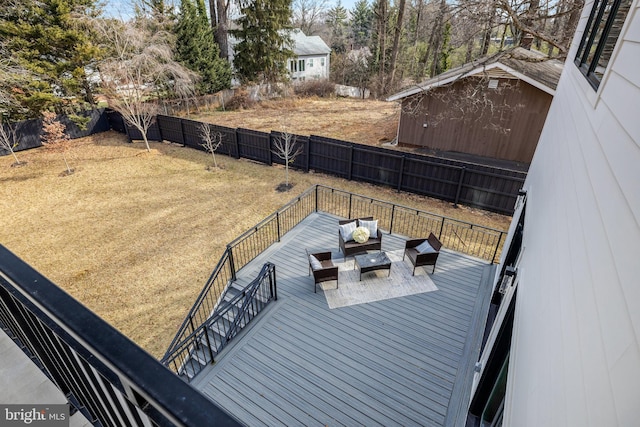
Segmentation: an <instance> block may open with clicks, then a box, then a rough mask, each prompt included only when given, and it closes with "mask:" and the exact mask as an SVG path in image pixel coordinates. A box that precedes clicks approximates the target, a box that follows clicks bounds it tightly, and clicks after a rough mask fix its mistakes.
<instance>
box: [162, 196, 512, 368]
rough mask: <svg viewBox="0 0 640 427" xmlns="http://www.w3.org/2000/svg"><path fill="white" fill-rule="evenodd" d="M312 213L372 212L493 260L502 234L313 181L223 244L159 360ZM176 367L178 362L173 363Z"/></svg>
mask: <svg viewBox="0 0 640 427" xmlns="http://www.w3.org/2000/svg"><path fill="white" fill-rule="evenodd" d="M314 212H326V213H330V214H333V215H337V216H340V217H344V218H358V217H367V216H373V217H375V218H376V219H378V221H379V226H380V228H382V229H383V230H387V231H388V232H389V233H395V234H400V235H403V236H407V237H423V236H425V235H428V233H429V232H433V233H434V234H435V235H436V236H438V238H439V239H440V241H441V242H442V243H443V245H444V247H445V248H447V249H451V250H454V251H458V252H461V253H464V254H467V255H471V256H475V257H478V258H481V259H485V260H487V261H489V262H491V263H495V262H496V260H499V259H500V250H501V247H502V245H503V244H504V240H505V238H506V232H505V231H501V230H496V229H493V228H489V227H484V226H481V225H477V224H472V223H469V222H464V221H460V220H456V219H453V218H448V217H444V216H441V215H436V214H433V213H429V212H426V211H421V210H419V209H414V208H410V207H406V206H402V205H397V204H394V203H390V202H386V201H383V200H378V199H374V198H371V197H368V196H363V195H360V194H355V193H350V192H348V191H343V190H338V189H335V188H331V187H327V186H324V185H320V184H316V185H314V186H312V187H310V188H309V189H307V190H305V191H304V192H303V193H302V194H300V195H299V196H298V197H296V198H294V199H293V200H291V201H290V202H289V203H287V204H286V205H284V206H283V207H282V208H280V209H278V210H277V211H276V212H274V213H272V214H271V215H269V216H267V217H266V218H265V219H264V220H262V221H260V223H258V224H257V225H255V226H254V227H252V228H250V229H249V230H247V231H246V232H245V233H243V234H242V235H240V236H239V237H238V238H237V239H235V240H234V241H233V242H231V243H229V244H228V245H227V248H226V250H225V252H224V253H223V255H222V258H221V259H220V261H219V262H218V264H217V265H216V268H215V269H214V271H213V273H212V274H211V276H210V278H209V280H208V281H207V283H206V284H205V286H204V288H203V290H202V291H201V292H200V295H199V296H198V298H197V299H196V301H195V303H194V305H193V307H192V308H191V310H190V311H189V314H188V315H187V317H186V318H185V320H184V321H183V323H182V325H181V326H180V328H179V329H178V332H177V333H176V335H175V337H174V339H173V341H172V342H171V344H170V345H169V347H168V350H167V352H166V354H165V356H164V358H163V360H164V359H169V358H171V357H172V354H173V353H174V352H176V351H178V346H179V344H178V343H182V342H185V340H187V338H188V337H190V336H192V335H193V334H194V333H195V331H196V330H197V329H198V328H199V327H200V326H201V325H202V324H203V323H205V322H206V321H207V319H209V318H210V317H211V315H212V313H213V312H214V309H215V307H216V306H217V304H219V303H220V301H221V298H222V296H223V295H224V293H225V290H226V289H227V288H228V286H229V285H230V284H231V283H232V282H233V281H234V280H235V279H236V273H237V271H238V270H240V269H241V268H243V267H244V266H245V265H247V264H248V263H249V262H250V261H251V260H253V259H255V258H256V257H257V256H258V255H260V254H261V253H262V252H264V251H265V250H266V249H267V248H268V247H269V246H271V245H272V244H274V243H276V242H279V241H280V239H281V238H282V236H284V235H285V234H286V233H287V232H289V231H290V230H291V229H293V228H294V227H295V226H296V225H298V224H299V223H300V222H302V220H304V219H305V218H306V217H307V216H309V215H310V214H312V213H314ZM176 365H178V364H176Z"/></svg>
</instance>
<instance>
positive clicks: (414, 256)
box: [402, 233, 442, 275]
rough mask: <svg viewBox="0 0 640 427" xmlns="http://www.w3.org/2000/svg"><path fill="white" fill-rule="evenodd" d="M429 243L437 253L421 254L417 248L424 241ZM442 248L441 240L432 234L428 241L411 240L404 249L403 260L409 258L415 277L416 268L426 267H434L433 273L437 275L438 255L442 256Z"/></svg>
mask: <svg viewBox="0 0 640 427" xmlns="http://www.w3.org/2000/svg"><path fill="white" fill-rule="evenodd" d="M425 240H426V241H428V242H429V245H431V247H432V248H433V249H434V250H435V252H430V253H420V252H419V251H418V250H417V249H416V248H417V247H418V246H419V245H420V244H422V243H423V242H424V241H425ZM441 247H442V243H440V240H438V238H437V237H436V236H435V235H434V234H433V233H430V234H429V237H427V238H426V239H411V240H407V243H406V244H405V247H404V255H403V256H402V259H403V260H404V259H405V257H407V256H408V257H409V261H411V264H413V273H412V274H413V275H415V274H416V267H423V266H425V265H433V270H432V271H431V273H432V274H433V273H435V271H436V261H438V255H440V248H441Z"/></svg>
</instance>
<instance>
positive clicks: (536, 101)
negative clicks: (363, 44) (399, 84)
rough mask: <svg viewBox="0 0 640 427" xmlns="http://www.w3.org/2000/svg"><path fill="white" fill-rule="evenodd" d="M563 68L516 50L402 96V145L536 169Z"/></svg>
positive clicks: (447, 74)
mask: <svg viewBox="0 0 640 427" xmlns="http://www.w3.org/2000/svg"><path fill="white" fill-rule="evenodd" d="M562 68H563V64H562V63H561V62H560V61H557V60H554V59H549V58H548V57H547V56H546V55H543V54H542V53H539V52H536V51H531V50H527V49H524V48H522V47H516V48H514V49H510V50H507V51H503V52H500V53H498V54H495V55H492V56H488V57H485V58H482V59H479V60H476V61H474V62H470V63H468V64H465V65H463V66H461V67H458V68H455V69H452V70H449V71H447V72H445V73H443V74H440V75H438V76H436V77H434V78H432V79H430V80H427V81H425V82H423V83H421V84H418V85H416V86H413V87H411V88H409V89H406V90H404V91H402V92H399V93H397V94H395V95H393V96H391V97H389V98H388V100H389V101H401V103H402V112H401V116H400V122H399V125H398V135H397V138H398V143H399V144H400V145H405V146H417V147H424V148H427V149H430V150H433V151H435V152H458V153H466V154H470V155H474V156H482V157H488V158H493V159H501V160H509V161H515V162H521V163H530V162H531V159H532V157H533V153H534V151H535V148H536V144H537V141H538V138H539V137H540V132H541V131H542V127H543V125H544V122H545V119H546V117H547V112H548V111H549V106H550V105H551V100H552V99H553V95H554V94H555V90H556V85H557V83H558V80H559V78H560V74H561V73H562Z"/></svg>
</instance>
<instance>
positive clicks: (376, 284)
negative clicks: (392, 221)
mask: <svg viewBox="0 0 640 427" xmlns="http://www.w3.org/2000/svg"><path fill="white" fill-rule="evenodd" d="M402 253H403V250H397V251H391V252H387V256H388V257H389V259H390V260H391V274H390V275H389V276H387V274H388V273H389V272H388V271H387V270H378V271H372V272H369V273H365V274H363V275H362V281H360V280H359V277H360V271H359V270H358V269H357V268H356V269H354V263H355V261H354V259H353V257H349V258H347V260H346V261H343V260H342V259H340V260H339V261H338V260H334V264H336V265H337V266H338V277H339V279H340V280H339V283H340V287H339V288H338V289H336V282H325V283H322V284H321V285H320V287H321V288H322V290H323V291H324V295H325V297H326V298H327V304H328V305H329V308H331V309H333V308H340V307H347V306H350V305H356V304H364V303H367V302H374V301H382V300H386V299H390V298H398V297H404V296H407V295H415V294H421V293H424V292H431V291H436V290H438V288H437V287H436V285H435V284H434V283H433V281H432V280H431V278H430V277H429V276H428V275H427V274H426V273H425V272H424V271H422V269H421V268H419V269H417V272H416V275H415V276H412V275H411V272H412V270H413V266H412V265H411V262H409V261H408V260H405V261H403V260H402Z"/></svg>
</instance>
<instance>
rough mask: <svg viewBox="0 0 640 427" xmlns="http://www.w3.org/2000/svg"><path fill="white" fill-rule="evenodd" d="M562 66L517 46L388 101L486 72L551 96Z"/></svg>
mask: <svg viewBox="0 0 640 427" xmlns="http://www.w3.org/2000/svg"><path fill="white" fill-rule="evenodd" d="M563 65H564V64H563V63H562V62H561V61H558V60H557V59H549V58H548V57H547V56H546V55H544V54H542V53H540V52H536V51H531V50H527V49H523V48H522V47H516V48H513V49H509V50H505V51H502V52H498V53H496V54H494V55H490V56H485V57H483V58H479V59H477V60H475V61H472V62H469V63H467V64H464V65H462V66H460V67H457V68H454V69H451V70H449V71H445V72H444V73H442V74H439V75H437V76H435V77H433V78H431V79H429V80H426V81H424V82H422V83H420V84H418V85H415V86H412V87H410V88H408V89H405V90H403V91H401V92H398V93H396V94H395V95H392V96H390V97H389V98H387V101H397V100H399V99H402V98H406V97H407V96H411V95H414V94H416V93H419V92H422V91H425V90H429V89H431V88H434V87H439V86H444V85H446V84H448V83H452V82H454V81H456V80H459V79H460V78H464V77H469V76H474V75H481V74H485V73H488V74H494V75H500V74H501V75H502V76H504V77H511V78H517V79H520V80H523V81H525V82H527V83H529V84H531V85H532V86H535V87H537V88H538V89H540V90H542V91H544V92H547V93H549V94H550V95H554V94H555V89H556V86H557V85H558V80H560V75H561V74H562V69H563Z"/></svg>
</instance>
